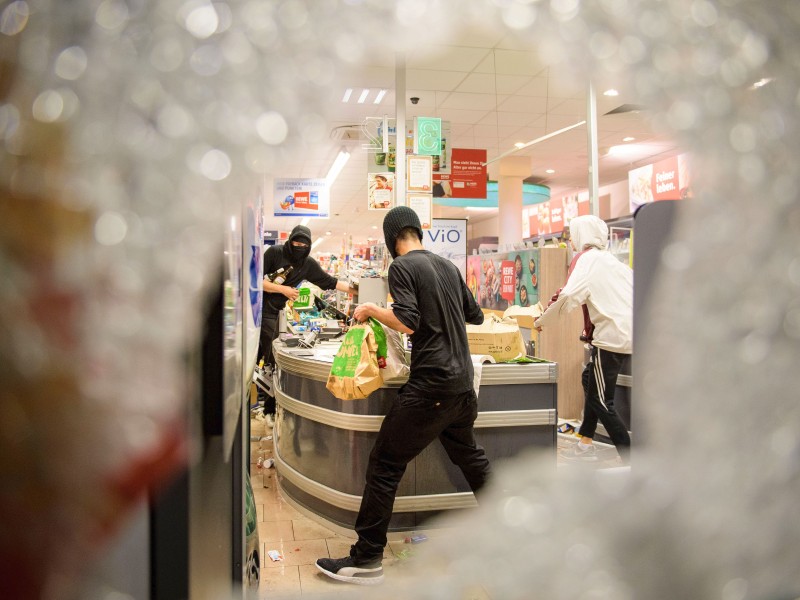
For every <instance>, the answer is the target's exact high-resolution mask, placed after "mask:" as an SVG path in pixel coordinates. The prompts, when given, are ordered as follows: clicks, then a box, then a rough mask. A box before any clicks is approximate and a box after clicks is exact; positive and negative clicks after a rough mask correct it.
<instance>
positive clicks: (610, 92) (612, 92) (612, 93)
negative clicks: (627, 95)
mask: <svg viewBox="0 0 800 600" xmlns="http://www.w3.org/2000/svg"><path fill="white" fill-rule="evenodd" d="M603 96H619V92H618V91H617V90H615V89H613V88H612V89H610V90H606V91H605V92H603Z"/></svg>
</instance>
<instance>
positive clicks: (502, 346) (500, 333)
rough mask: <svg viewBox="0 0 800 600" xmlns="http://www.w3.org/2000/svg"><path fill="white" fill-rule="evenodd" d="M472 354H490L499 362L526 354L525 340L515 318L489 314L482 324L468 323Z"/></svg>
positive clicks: (468, 337) (468, 336)
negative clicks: (500, 317) (502, 317)
mask: <svg viewBox="0 0 800 600" xmlns="http://www.w3.org/2000/svg"><path fill="white" fill-rule="evenodd" d="M467 340H468V341H469V351H470V354H488V355H489V356H491V357H492V358H494V359H495V360H496V361H497V362H503V361H505V360H512V359H514V358H517V357H518V356H520V355H522V356H524V355H525V342H524V340H523V339H522V334H521V333H520V330H519V325H518V324H517V322H516V321H514V320H513V319H502V320H501V319H499V318H497V317H495V316H494V315H487V316H486V319H485V320H484V322H483V324H481V325H467Z"/></svg>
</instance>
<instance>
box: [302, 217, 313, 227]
mask: <svg viewBox="0 0 800 600" xmlns="http://www.w3.org/2000/svg"><path fill="white" fill-rule="evenodd" d="M310 222H311V217H303V220H302V221H300V225H302V226H303V227H305V226H306V225H308V224H309V223H310Z"/></svg>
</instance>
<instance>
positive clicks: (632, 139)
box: [622, 136, 636, 142]
mask: <svg viewBox="0 0 800 600" xmlns="http://www.w3.org/2000/svg"><path fill="white" fill-rule="evenodd" d="M635 139H636V138H635V137H631V136H628V137H624V138H622V141H623V142H632V141H634V140H635Z"/></svg>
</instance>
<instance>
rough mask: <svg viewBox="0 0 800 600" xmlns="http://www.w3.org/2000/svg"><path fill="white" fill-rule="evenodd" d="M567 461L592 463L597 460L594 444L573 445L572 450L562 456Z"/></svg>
mask: <svg viewBox="0 0 800 600" xmlns="http://www.w3.org/2000/svg"><path fill="white" fill-rule="evenodd" d="M562 456H563V457H564V458H566V459H567V460H582V461H593V460H597V448H595V447H594V444H581V443H580V442H578V443H577V444H573V446H572V448H570V449H569V450H567V451H566V452H565V453H564V454H563V455H562Z"/></svg>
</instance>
